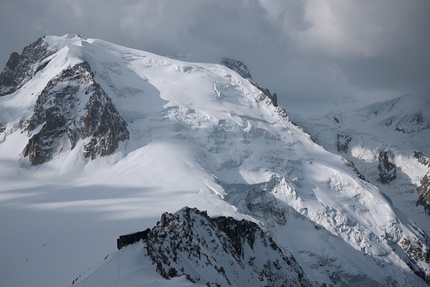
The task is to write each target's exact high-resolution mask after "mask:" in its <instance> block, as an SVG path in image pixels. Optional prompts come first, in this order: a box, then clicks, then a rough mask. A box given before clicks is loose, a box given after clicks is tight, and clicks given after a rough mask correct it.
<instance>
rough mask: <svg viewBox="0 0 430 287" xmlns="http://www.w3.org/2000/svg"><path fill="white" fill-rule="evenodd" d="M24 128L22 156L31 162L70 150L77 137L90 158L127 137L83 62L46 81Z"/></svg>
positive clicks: (112, 148)
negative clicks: (26, 135) (25, 134)
mask: <svg viewBox="0 0 430 287" xmlns="http://www.w3.org/2000/svg"><path fill="white" fill-rule="evenodd" d="M25 130H26V131H27V132H28V135H29V140H28V143H27V145H26V146H25V148H24V150H23V155H24V157H28V159H29V160H30V163H31V165H38V164H41V163H43V162H46V161H47V160H49V159H50V158H51V157H52V155H53V154H54V153H55V152H57V151H58V152H61V151H62V149H64V148H66V147H68V148H70V149H73V148H74V147H75V146H76V143H77V141H78V140H79V139H82V140H83V141H84V144H83V151H82V152H83V156H84V157H85V158H91V159H93V158H95V157H96V156H97V155H98V156H105V155H109V154H111V153H112V152H113V151H115V149H116V148H117V147H118V143H119V142H120V141H125V140H127V139H128V138H129V132H128V130H127V123H126V121H125V120H124V119H123V118H122V117H121V115H120V114H119V113H118V111H117V109H116V108H115V106H114V105H113V103H112V101H111V99H110V98H109V97H108V95H107V94H106V93H105V92H104V90H103V89H102V88H101V86H100V85H99V84H98V83H97V82H96V81H95V80H94V73H93V72H92V70H91V67H90V65H89V64H88V63H87V62H85V61H84V62H81V63H79V64H76V65H75V66H73V67H70V68H68V69H66V70H63V72H61V73H60V74H59V75H57V76H56V77H54V78H53V79H52V80H51V81H49V82H48V84H47V85H46V87H45V88H44V89H43V91H42V93H41V94H40V95H39V97H38V99H37V101H36V105H35V108H34V114H33V116H32V117H31V118H30V119H29V120H28V122H27V123H26V127H25ZM65 141H66V143H65Z"/></svg>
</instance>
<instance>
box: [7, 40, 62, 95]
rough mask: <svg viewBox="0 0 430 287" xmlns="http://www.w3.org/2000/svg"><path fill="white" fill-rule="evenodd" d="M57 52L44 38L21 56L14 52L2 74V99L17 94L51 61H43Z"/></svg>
mask: <svg viewBox="0 0 430 287" xmlns="http://www.w3.org/2000/svg"><path fill="white" fill-rule="evenodd" d="M55 52H56V51H55V50H54V49H52V48H51V47H49V45H48V43H46V42H45V41H44V40H43V38H39V39H37V41H35V42H34V43H32V44H30V45H28V46H26V47H25V48H24V49H23V51H22V53H21V55H20V54H18V53H17V52H13V53H12V54H11V55H10V57H9V60H8V61H7V63H6V66H5V67H4V70H3V72H2V73H1V74H0V97H1V96H5V95H9V94H11V93H13V92H15V91H16V90H17V89H19V88H20V87H22V86H23V85H24V84H25V83H26V82H28V81H29V80H30V79H31V78H32V77H33V76H34V74H36V73H37V72H39V71H40V70H42V69H43V68H44V67H45V66H46V65H47V64H48V63H49V61H43V60H44V59H46V58H47V57H48V56H50V55H52V54H54V53H55Z"/></svg>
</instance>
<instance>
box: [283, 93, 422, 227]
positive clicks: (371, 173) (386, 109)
mask: <svg viewBox="0 0 430 287" xmlns="http://www.w3.org/2000/svg"><path fill="white" fill-rule="evenodd" d="M291 116H292V117H293V119H294V121H296V122H297V123H299V124H300V125H301V126H302V127H304V129H305V130H306V131H307V132H308V133H309V134H310V135H311V136H312V138H313V140H314V141H315V142H317V143H319V144H321V145H322V146H324V147H326V148H327V149H328V150H329V151H331V152H334V153H338V154H339V155H342V156H343V157H344V158H346V159H348V160H350V161H351V162H352V163H353V164H354V166H355V167H356V168H357V169H358V170H359V172H360V173H362V174H363V176H364V178H366V179H367V180H368V181H370V182H371V183H372V184H374V185H376V186H377V187H378V188H379V189H380V190H381V191H383V192H384V193H385V194H386V195H388V196H389V197H390V198H391V199H392V200H393V202H394V206H395V207H396V208H398V209H400V210H401V211H402V212H404V213H405V214H407V215H408V216H409V217H410V218H412V219H413V220H414V221H415V222H417V223H418V225H419V226H420V227H421V228H423V229H424V230H425V231H426V232H427V233H429V232H430V223H429V220H430V217H429V215H430V212H429V211H430V192H429V191H430V189H429V184H428V181H429V180H428V179H429V171H430V160H429V159H428V157H429V156H430V146H429V142H430V100H429V99H428V98H425V97H424V96H420V95H416V94H406V95H404V96H402V97H400V98H397V99H393V100H389V101H385V102H380V103H375V104H372V105H369V106H365V107H362V108H357V107H356V106H355V105H348V104H342V105H339V106H337V107H336V110H335V111H332V112H328V113H323V114H321V115H314V116H307V117H306V116H303V115H297V114H293V113H291ZM426 213H427V214H426Z"/></svg>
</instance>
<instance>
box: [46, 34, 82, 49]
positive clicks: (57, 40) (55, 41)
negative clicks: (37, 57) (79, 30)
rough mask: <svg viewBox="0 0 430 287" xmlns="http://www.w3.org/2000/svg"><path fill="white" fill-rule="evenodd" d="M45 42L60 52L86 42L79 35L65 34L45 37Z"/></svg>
mask: <svg viewBox="0 0 430 287" xmlns="http://www.w3.org/2000/svg"><path fill="white" fill-rule="evenodd" d="M43 41H44V42H46V43H47V44H48V45H49V46H50V47H51V49H52V50H60V49H62V48H64V47H65V46H69V45H79V43H81V42H82V41H85V40H84V39H82V38H81V36H79V35H78V34H65V35H63V36H53V35H47V36H44V37H43Z"/></svg>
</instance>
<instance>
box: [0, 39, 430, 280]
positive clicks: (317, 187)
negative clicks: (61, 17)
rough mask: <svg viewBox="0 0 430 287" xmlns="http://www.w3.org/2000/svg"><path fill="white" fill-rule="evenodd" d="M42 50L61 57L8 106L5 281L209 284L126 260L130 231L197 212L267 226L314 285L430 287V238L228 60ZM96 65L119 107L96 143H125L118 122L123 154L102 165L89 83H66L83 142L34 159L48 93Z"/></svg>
mask: <svg viewBox="0 0 430 287" xmlns="http://www.w3.org/2000/svg"><path fill="white" fill-rule="evenodd" d="M41 41H42V42H39V44H40V45H43V47H44V49H46V51H48V52H47V53H42V56H40V57H41V58H40V59H36V61H34V63H33V62H30V63H29V64H27V65H23V66H25V67H24V68H22V69H28V71H27V73H25V75H28V76H26V77H25V78H24V80H20V81H19V83H16V85H15V86H14V88H13V89H9V90H8V92H7V93H6V94H5V95H3V96H1V97H0V122H1V129H0V131H1V132H0V159H1V161H0V178H1V183H2V184H1V186H0V206H1V208H0V216H1V217H2V218H4V219H5V220H2V221H1V222H0V228H1V230H2V236H1V238H0V246H2V247H1V254H2V256H1V258H0V285H2V286H26V285H31V286H70V285H72V283H73V285H77V286H94V285H103V286H196V285H194V283H193V282H192V281H189V280H187V278H186V276H185V275H181V276H179V277H175V278H169V280H168V279H166V278H165V277H163V276H161V275H160V274H159V272H158V271H157V270H156V267H155V266H154V262H152V261H151V259H150V258H149V257H148V256H146V255H145V253H144V251H143V249H144V244H145V243H143V242H139V243H137V244H135V245H133V246H128V247H126V248H124V249H121V250H119V251H115V243H116V238H117V237H118V236H119V235H121V234H126V233H130V232H134V231H138V230H143V229H146V228H152V227H153V226H158V225H157V223H156V222H157V221H159V219H160V216H161V215H162V214H164V213H165V212H169V213H171V214H174V213H175V212H177V211H178V212H179V213H177V214H179V215H180V214H181V211H182V212H183V210H184V207H186V206H189V207H191V208H197V209H198V210H201V211H206V213H207V216H208V217H210V218H216V217H220V216H225V217H231V218H234V219H235V220H245V221H249V222H252V223H253V224H255V225H256V226H259V228H261V230H262V231H264V233H265V234H267V235H268V236H270V237H271V238H273V241H274V242H276V244H277V246H279V248H280V249H281V250H284V251H285V252H286V253H288V254H291V255H292V256H294V258H295V260H296V261H297V264H298V266H300V268H301V269H302V270H303V271H304V274H306V277H307V280H309V281H307V282H311V283H310V284H313V285H316V286H318V285H323V284H325V285H326V286H346V285H347V286H403V285H412V286H426V285H427V284H428V282H430V239H429V237H428V236H427V234H426V232H425V231H423V229H422V228H421V227H419V226H417V225H416V224H415V223H414V222H413V221H412V220H410V219H409V218H408V216H406V215H405V214H404V213H402V212H400V211H399V210H397V209H396V207H395V205H394V204H395V203H394V204H393V202H392V201H391V200H390V198H389V197H388V196H387V195H386V194H385V193H384V192H381V190H380V189H378V188H377V187H376V186H375V185H373V184H371V183H370V182H368V181H366V180H364V179H363V178H360V176H359V175H358V174H357V173H356V171H355V170H354V169H353V168H352V167H351V164H348V162H347V161H346V160H345V159H344V158H343V157H342V156H340V155H337V154H335V153H333V152H331V151H330V150H327V149H326V148H324V147H323V146H321V145H319V144H317V143H315V142H314V141H313V140H312V137H311V134H312V133H309V134H308V133H306V132H304V131H303V129H302V128H301V127H300V126H298V125H297V124H295V123H293V122H292V121H291V120H290V118H289V116H288V115H287V114H286V112H285V110H284V109H283V108H282V107H279V106H277V105H276V104H274V103H273V99H271V98H270V97H269V96H268V95H267V94H265V93H264V92H263V91H262V90H261V89H260V88H261V87H259V86H258V85H257V84H256V83H255V82H254V81H253V80H250V79H245V78H243V77H242V76H241V75H240V74H238V73H237V72H235V71H233V70H231V69H229V68H228V67H226V66H224V65H218V64H208V63H189V62H184V61H179V60H176V59H171V58H167V57H162V56H159V55H155V54H152V53H148V52H145V51H139V50H135V49H130V48H126V47H122V46H118V45H115V44H112V43H109V42H106V41H103V40H98V39H82V38H81V37H79V36H77V35H65V36H62V37H57V36H45V37H44V38H43V39H42V40H41ZM36 46H37V45H36ZM38 51H39V50H38ZM82 63H87V64H88V66H89V67H90V68H91V72H92V73H93V76H92V78H91V81H92V82H94V83H95V84H94V85H96V86H97V87H100V89H101V90H100V92H99V93H98V94H100V95H105V96H106V99H102V100H100V101H101V102H103V103H109V102H111V103H112V105H113V106H114V109H113V108H112V109H108V110H109V111H111V112H112V113H113V114H114V115H112V114H110V115H111V116H107V117H108V118H109V117H110V119H113V120H112V121H109V123H113V124H112V125H110V124H108V125H105V124H104V123H105V121H103V120H96V121H95V127H96V128H95V129H96V130H99V131H101V132H100V133H97V134H91V135H92V136H93V137H94V139H95V141H96V142H95V144H96V145H97V144H100V145H102V144H103V143H106V142H109V140H104V141H103V140H102V139H106V138H108V139H112V137H105V136H104V135H106V134H112V133H111V131H112V130H115V129H116V124H115V123H119V126H121V127H122V128H121V131H122V132H123V134H122V136H120V137H119V138H118V140H117V141H115V143H116V144H114V145H112V146H110V147H113V148H110V149H108V150H109V152H106V153H105V152H101V153H98V152H95V153H91V156H88V155H87V154H88V152H87V151H88V143H89V141H88V138H87V136H86V135H87V134H86V133H85V132H84V131H86V128H88V127H85V125H84V123H85V121H82V120H81V119H83V118H85V117H86V116H87V115H88V114H89V113H88V109H86V108H85V107H86V105H85V103H87V99H88V97H89V96H88V95H89V94H88V93H87V92H86V89H85V87H86V86H85V85H86V84H85V83H88V82H85V83H84V85H82V83H81V82H79V81H78V82H79V84H76V81H74V80H72V79H69V78H65V79H63V80H62V81H55V83H56V85H55V87H53V89H54V90H55V91H60V92H61V91H63V92H64V91H69V90H68V89H67V87H77V89H73V93H72V94H73V97H76V99H77V100H76V101H77V102H80V101H82V102H83V104H75V105H74V109H75V110H74V111H73V116H72V117H68V118H67V119H68V120H67V121H65V122H66V123H67V125H66V126H67V128H64V129H65V130H67V131H68V130H74V131H75V132H74V135H75V136H74V137H70V136H67V135H68V133H67V132H66V133H65V134H64V133H60V134H59V133H54V132H50V133H49V132H48V135H51V136H52V135H55V136H52V137H51V138H50V139H47V140H45V141H41V142H40V145H43V144H47V145H49V144H51V147H52V148H51V149H50V152H49V154H48V155H47V156H46V157H45V158H44V161H43V162H36V164H35V163H33V162H32V161H31V159H30V158H29V155H28V153H27V154H26V153H25V151H26V146H27V145H28V143H29V139H30V138H31V136H32V135H35V134H38V133H41V132H43V131H44V134H45V135H46V134H47V132H46V131H51V130H49V129H47V122H45V121H44V120H37V121H35V120H34V119H35V118H37V119H40V118H41V115H43V113H46V110H47V109H49V108H50V107H51V108H52V107H53V106H55V105H51V104H50V102H49V101H45V102H43V101H40V100H39V98H40V97H41V96H43V95H46V87H47V86H49V83H52V81H53V80H55V79H57V78H58V76H59V75H60V74H61V73H63V72H64V71H67V70H73V69H74V67H77V66H78V65H82ZM84 74H85V73H84ZM86 75H88V73H86ZM20 79H21V78H20ZM92 82H91V83H92ZM14 89H16V90H14ZM13 90H14V91H13ZM44 91H45V92H44ZM102 91H103V92H102ZM66 94H67V95H69V94H71V93H68V92H66ZM57 95H58V94H57ZM67 107H68V105H62V109H65V108H67ZM114 110H115V111H116V112H113V111H114ZM37 111H39V113H40V114H39V115H37V114H36V112H37ZM68 112H71V111H64V110H63V112H61V113H59V115H61V114H67V113H68ZM97 113H98V112H96V114H97ZM42 118H43V117H42ZM32 119H33V120H32ZM32 122H33V123H37V125H36V124H34V125H32V126H31V127H32V128H31V129H30V128H28V127H29V123H32ZM402 123H403V124H402V125H400V124H399V125H398V126H399V127H401V128H403V129H408V131H409V130H411V129H410V123H409V122H408V121H403V122H402ZM299 124H300V123H299ZM69 127H76V129H71V128H69ZM419 127H420V129H422V128H425V125H420V126H419ZM53 130H56V131H57V130H58V127H57V126H55V128H54V129H53ZM125 130H127V133H126V132H125ZM76 131H83V132H78V133H77V132H76ZM126 135H127V136H126ZM71 138H72V139H73V140H71ZM54 143H55V144H54ZM96 150H100V149H96ZM101 150H104V149H101ZM359 170H360V168H359ZM365 177H368V175H367V174H365ZM179 215H178V216H179ZM154 228H156V227H154ZM258 256H261V257H264V256H265V253H264V252H262V253H261V254H258ZM197 264H198V263H197ZM226 268H228V266H225V267H224V269H226ZM196 270H197V269H196ZM193 272H197V271H193ZM208 276H209V275H208ZM211 276H215V277H216V276H221V275H220V274H210V276H209V277H210V278H212V277H211ZM242 279H243V278H242ZM194 281H195V280H194ZM230 282H233V280H231V281H230ZM238 282H241V281H238ZM196 284H199V283H196ZM238 284H239V283H238ZM240 284H242V283H240ZM256 284H257V285H258V283H256ZM203 285H204V284H201V285H200V286H203ZM197 286H199V285H197ZM237 286H240V285H237ZM261 286H264V284H263V283H262V285H261ZM277 286H282V285H277Z"/></svg>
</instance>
